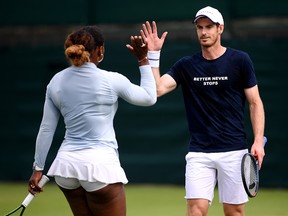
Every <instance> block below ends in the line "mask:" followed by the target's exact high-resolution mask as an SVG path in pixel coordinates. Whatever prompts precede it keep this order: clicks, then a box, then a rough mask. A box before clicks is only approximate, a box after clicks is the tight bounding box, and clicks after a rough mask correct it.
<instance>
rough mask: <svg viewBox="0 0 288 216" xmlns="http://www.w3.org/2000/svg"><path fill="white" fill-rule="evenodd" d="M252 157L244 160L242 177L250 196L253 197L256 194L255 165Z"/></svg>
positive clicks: (256, 178)
mask: <svg viewBox="0 0 288 216" xmlns="http://www.w3.org/2000/svg"><path fill="white" fill-rule="evenodd" d="M252 157H253V156H249V157H246V158H245V166H244V175H245V181H246V182H245V183H246V186H247V189H248V190H249V192H250V194H251V195H253V194H255V193H257V181H258V176H257V166H256V165H255V162H254V158H252Z"/></svg>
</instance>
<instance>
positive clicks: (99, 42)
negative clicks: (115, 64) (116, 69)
mask: <svg viewBox="0 0 288 216" xmlns="http://www.w3.org/2000/svg"><path fill="white" fill-rule="evenodd" d="M81 29H82V30H85V31H87V32H89V33H90V34H91V35H92V37H93V39H94V42H95V46H103V45H104V42H105V39H104V35H103V33H102V31H101V30H100V29H99V28H98V27H97V26H84V27H82V28H81Z"/></svg>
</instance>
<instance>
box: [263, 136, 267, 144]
mask: <svg viewBox="0 0 288 216" xmlns="http://www.w3.org/2000/svg"><path fill="white" fill-rule="evenodd" d="M266 142H267V137H266V136H264V144H263V145H264V146H265V145H266Z"/></svg>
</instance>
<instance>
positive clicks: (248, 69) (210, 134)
mask: <svg viewBox="0 0 288 216" xmlns="http://www.w3.org/2000/svg"><path fill="white" fill-rule="evenodd" d="M168 74H169V75H170V76H172V78H173V79H174V80H175V81H176V83H177V87H178V86H181V87H182V93H183V98H184V103H185V108H186V114H187V120H188V126H189V131H190V144H189V151H191V152H226V151H234V150H241V149H246V148H247V142H246V132H245V126H244V121H245V101H246V97H245V94H244V89H245V88H250V87H253V86H255V85H257V80H256V76H255V71H254V67H253V63H252V61H251V59H250V57H249V56H248V54H247V53H245V52H242V51H239V50H235V49H231V48H227V49H226V52H225V53H224V54H223V55H222V56H221V57H219V58H217V59H215V60H206V59H204V58H203V56H202V52H199V53H196V54H195V55H193V56H187V57H183V58H182V59H180V60H179V61H177V62H176V63H175V64H174V65H173V67H172V68H171V69H170V70H169V71H168Z"/></svg>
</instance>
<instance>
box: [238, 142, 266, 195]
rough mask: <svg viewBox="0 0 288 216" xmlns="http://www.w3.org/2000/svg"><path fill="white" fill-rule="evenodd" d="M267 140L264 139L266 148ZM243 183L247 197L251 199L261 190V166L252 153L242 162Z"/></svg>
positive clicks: (244, 156)
mask: <svg viewBox="0 0 288 216" xmlns="http://www.w3.org/2000/svg"><path fill="white" fill-rule="evenodd" d="M266 142H267V138H266V137H264V146H265V144H266ZM241 176H242V182H243V185H244V188H245V191H246V193H247V195H248V196H249V197H251V198H253V197H255V196H256V195H257V192H258V189H259V166H258V161H257V160H256V159H255V157H254V156H253V155H252V154H251V153H246V154H244V155H243V158H242V162H241Z"/></svg>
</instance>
